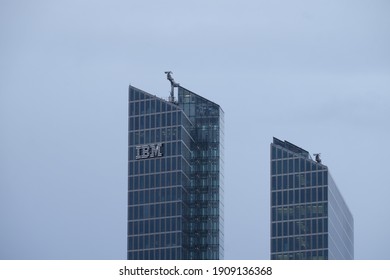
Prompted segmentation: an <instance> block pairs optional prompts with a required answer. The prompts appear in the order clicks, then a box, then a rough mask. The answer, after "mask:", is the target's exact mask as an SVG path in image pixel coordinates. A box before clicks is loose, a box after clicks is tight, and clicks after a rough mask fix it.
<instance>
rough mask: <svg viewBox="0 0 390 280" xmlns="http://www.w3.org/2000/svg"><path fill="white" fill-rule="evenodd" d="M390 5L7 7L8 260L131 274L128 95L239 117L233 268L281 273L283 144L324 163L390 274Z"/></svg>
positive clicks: (1, 238) (0, 246)
mask: <svg viewBox="0 0 390 280" xmlns="http://www.w3.org/2000/svg"><path fill="white" fill-rule="evenodd" d="M389 13H390V2H389V1H386V0H383V1H381V0H370V1H369V0H367V1H366V0H361V1H359V0H357V1H335V0H334V1H320V0H319V1H308V0H307V1H283V0H279V1H257V0H251V1H243V0H240V1H222V0H220V1H199V0H198V1H178V0H177V1H169V0H167V1H124V0H123V1H119V0H117V1H116V0H114V1H103V0H101V1H82V0H81V1H80V0H77V1H76V0H68V1H48V0H47V1H44V0H37V1H27V0H26V1H23V0H18V1H11V0H9V1H7V0H3V1H0V62H1V64H0V136H1V137H0V259H125V258H126V210H127V209H126V203H127V113H128V112H127V101H128V100H127V98H128V96H127V95H128V93H127V87H128V85H129V84H130V83H131V84H132V85H134V86H136V87H138V88H141V89H143V90H145V91H147V92H150V93H152V94H156V95H157V96H160V97H164V98H165V97H168V95H169V90H170V86H169V82H168V81H167V80H166V78H165V76H164V71H166V70H172V71H173V73H174V75H173V76H174V78H175V80H176V81H177V82H179V83H180V84H181V85H182V86H184V87H186V88H188V89H190V90H192V91H194V92H196V93H198V94H200V95H202V96H205V97H206V98H208V99H210V100H212V101H214V102H216V103H218V104H220V105H221V106H222V108H223V109H224V111H225V123H226V127H225V137H226V139H225V142H226V143H225V164H226V166H225V172H226V174H225V177H226V185H225V257H226V258H227V259H268V258H269V144H270V142H271V141H272V137H273V136H276V137H278V138H280V139H282V140H284V139H285V140H288V141H290V142H292V143H294V144H296V145H298V146H300V147H302V148H304V149H306V150H308V151H309V152H311V153H318V152H320V153H322V158H323V163H324V164H326V165H327V166H328V167H329V168H330V170H331V173H332V175H333V177H334V179H335V181H336V183H337V184H338V187H339V189H340V191H341V193H342V194H343V196H344V198H345V200H346V201H347V203H348V205H349V207H350V210H351V211H352V213H353V215H354V219H355V257H356V258H357V259H390V253H389V252H390V243H389V242H388V237H389V236H390V224H389V223H390V222H389V219H388V213H390V203H389V202H388V200H389V197H390V186H389V180H388V179H386V178H387V177H388V167H389V163H388V162H389V161H388V159H389V158H390V151H389V149H388V148H387V145H388V143H389V142H390V129H389V120H390V110H389V107H390V31H389V30H390V17H389Z"/></svg>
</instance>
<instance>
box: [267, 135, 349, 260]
mask: <svg viewBox="0 0 390 280" xmlns="http://www.w3.org/2000/svg"><path fill="white" fill-rule="evenodd" d="M270 183H271V244H270V245H271V259H272V260H276V259H278V260H310V259H353V217H352V214H351V212H350V211H349V209H348V207H347V205H346V203H345V202H344V200H343V198H342V196H341V194H340V192H339V191H338V189H337V186H336V184H335V183H334V181H333V179H332V177H331V176H330V173H329V170H328V168H327V167H326V166H325V165H323V164H321V163H319V162H316V161H314V160H312V159H311V157H310V154H309V153H308V152H307V151H305V150H304V149H302V148H300V147H297V146H295V145H294V144H291V143H289V142H287V141H284V142H283V141H281V140H279V139H277V138H274V140H273V143H272V144H271V182H270Z"/></svg>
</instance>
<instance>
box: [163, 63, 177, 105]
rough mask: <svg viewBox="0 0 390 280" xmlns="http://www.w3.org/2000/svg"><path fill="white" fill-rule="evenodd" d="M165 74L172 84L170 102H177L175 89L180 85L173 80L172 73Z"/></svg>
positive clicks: (166, 72)
mask: <svg viewBox="0 0 390 280" xmlns="http://www.w3.org/2000/svg"><path fill="white" fill-rule="evenodd" d="M164 73H165V74H167V79H168V80H169V81H170V82H171V95H170V97H169V101H170V102H175V96H174V95H173V89H174V88H175V87H178V86H179V85H180V84H179V83H176V82H175V80H174V79H173V78H172V74H173V73H172V71H165V72H164Z"/></svg>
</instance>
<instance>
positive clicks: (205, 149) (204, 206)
mask: <svg viewBox="0 0 390 280" xmlns="http://www.w3.org/2000/svg"><path fill="white" fill-rule="evenodd" d="M223 117H224V114H223V111H222V109H221V108H220V106H219V105H217V104H215V103H213V102H211V101H209V100H207V99H205V98H203V97H201V96H199V95H197V94H195V93H193V92H191V91H189V90H187V89H185V88H183V87H180V86H178V102H174V101H173V100H171V101H166V100H164V99H161V98H158V97H156V96H154V95H151V94H149V93H146V92H144V91H142V90H140V89H137V88H135V87H132V86H130V87H129V144H128V147H129V165H128V167H129V171H128V236H127V239H128V242H127V243H128V248H127V258H128V259H146V260H148V259H149V260H153V259H201V260H205V259H222V258H223V250H224V248H223V136H224V135H223V125H224V122H223Z"/></svg>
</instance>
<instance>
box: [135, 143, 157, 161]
mask: <svg viewBox="0 0 390 280" xmlns="http://www.w3.org/2000/svg"><path fill="white" fill-rule="evenodd" d="M162 146H163V144H162V143H157V144H150V145H142V146H136V147H135V149H136V151H137V152H136V156H135V159H145V158H154V157H162V156H163V154H162V152H161V148H162Z"/></svg>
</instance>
